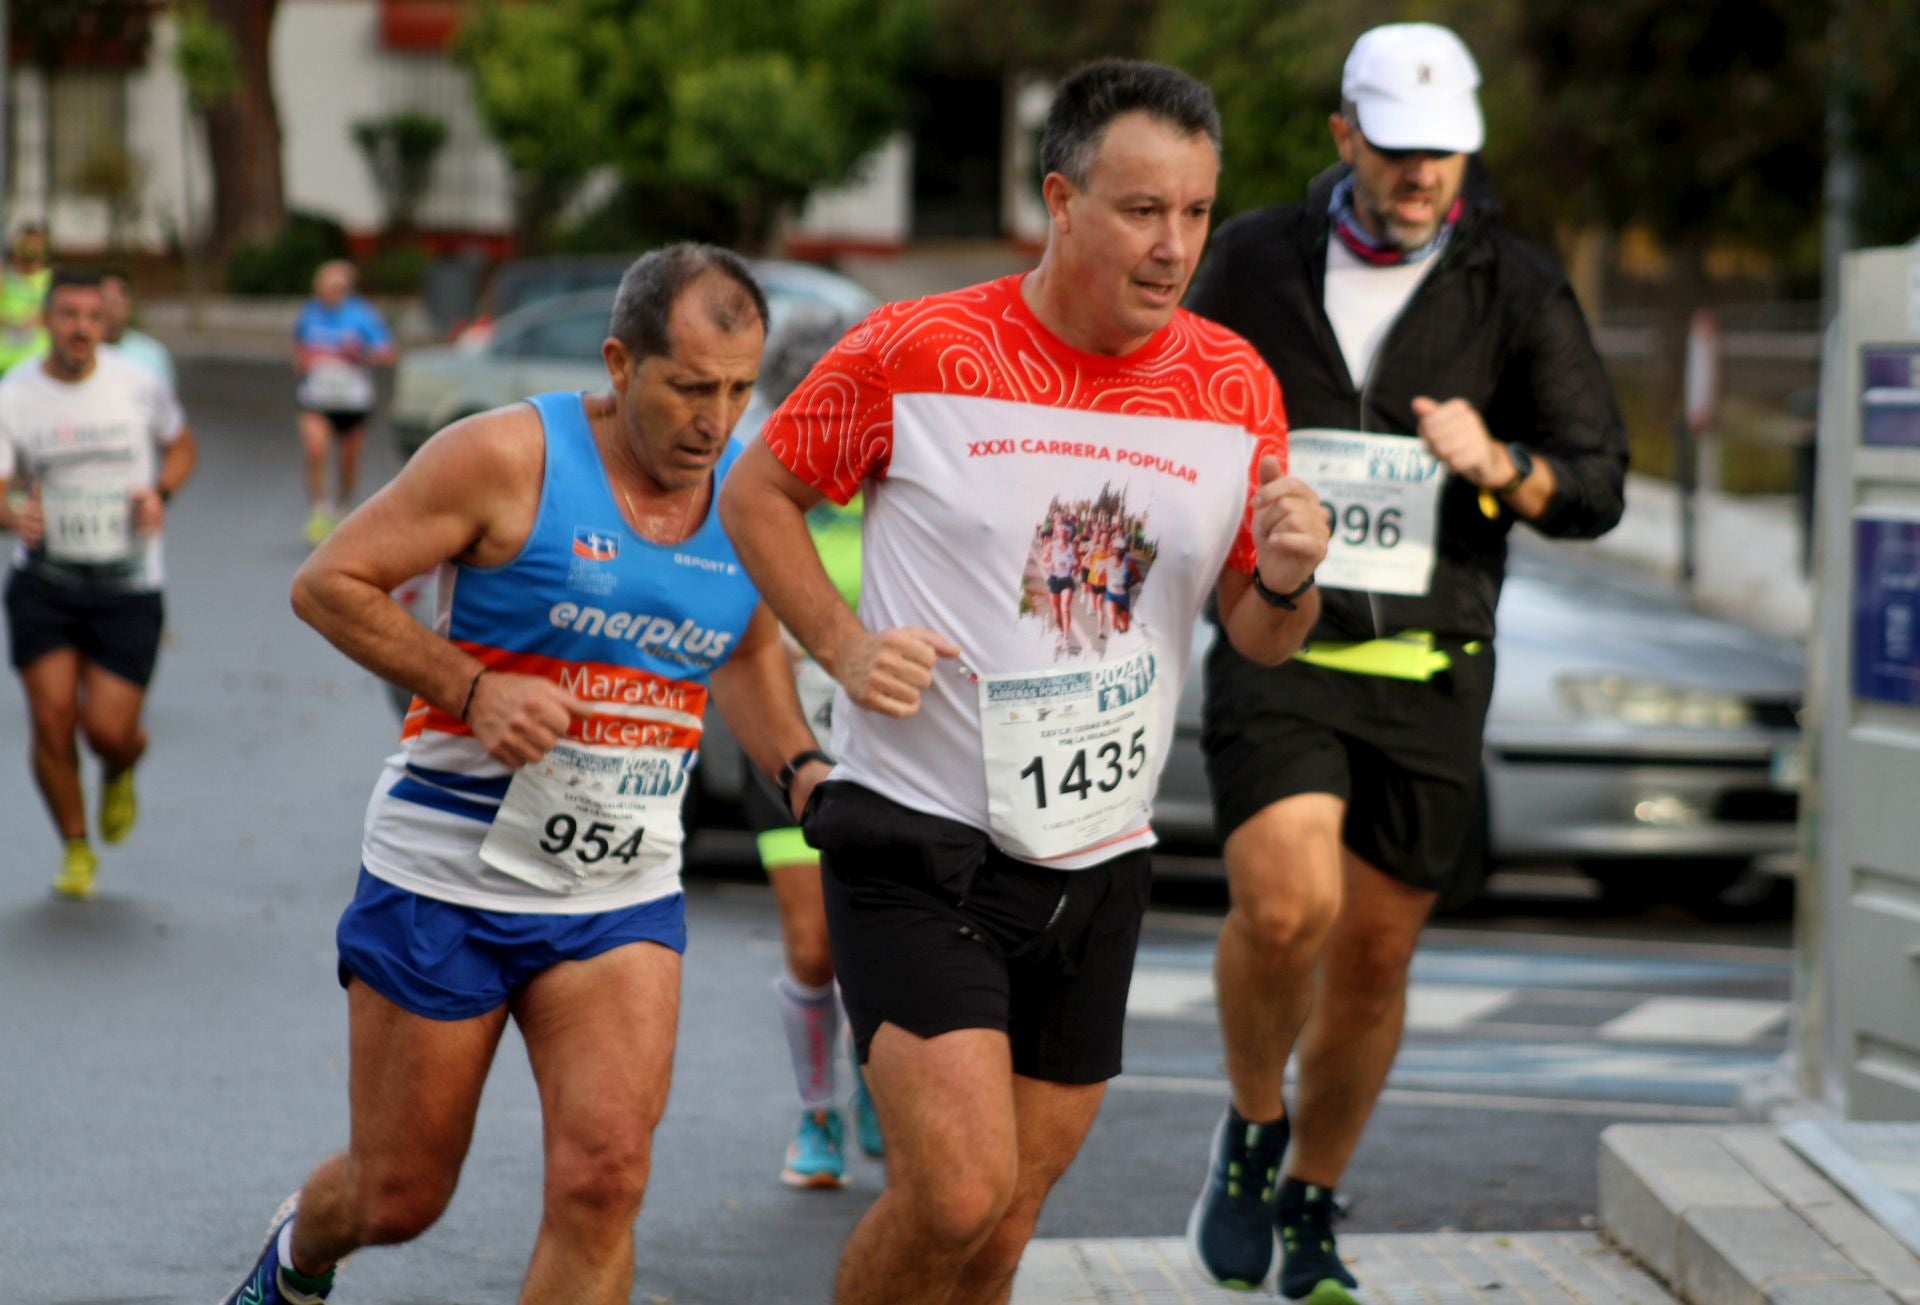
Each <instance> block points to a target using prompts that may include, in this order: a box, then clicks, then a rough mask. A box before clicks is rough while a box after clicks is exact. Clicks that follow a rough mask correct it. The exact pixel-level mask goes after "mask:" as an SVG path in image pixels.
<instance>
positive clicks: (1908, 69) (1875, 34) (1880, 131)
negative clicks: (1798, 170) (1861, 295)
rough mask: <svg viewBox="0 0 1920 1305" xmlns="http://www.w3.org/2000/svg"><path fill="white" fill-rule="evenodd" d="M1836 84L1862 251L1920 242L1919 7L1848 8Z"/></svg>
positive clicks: (1893, 2)
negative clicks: (1854, 178)
mask: <svg viewBox="0 0 1920 1305" xmlns="http://www.w3.org/2000/svg"><path fill="white" fill-rule="evenodd" d="M1840 8H1841V10H1842V13H1843V15H1844V17H1843V19H1842V42H1843V44H1842V50H1843V56H1842V59H1841V62H1840V67H1839V72H1838V76H1839V78H1840V89H1841V95H1842V102H1843V104H1844V105H1845V107H1846V114H1847V120H1848V124H1849V132H1848V135H1849V137H1850V140H1849V141H1848V144H1849V145H1851V147H1852V150H1853V156H1854V160H1855V166H1856V167H1857V168H1858V170H1859V183H1858V193H1857V195H1856V197H1855V201H1856V202H1855V205H1854V217H1855V222H1856V225H1857V229H1858V231H1859V236H1860V243H1861V244H1863V245H1893V244H1905V243H1906V242H1908V241H1911V240H1913V239H1915V238H1920V187H1917V186H1915V185H1914V180H1913V179H1914V178H1915V177H1916V176H1920V96H1916V95H1915V94H1914V85H1915V83H1916V82H1917V81H1920V6H1916V5H1914V4H1913V3H1912V0H1844V2H1843V3H1842V4H1841V5H1840Z"/></svg>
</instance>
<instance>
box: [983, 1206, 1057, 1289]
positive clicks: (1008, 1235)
mask: <svg viewBox="0 0 1920 1305" xmlns="http://www.w3.org/2000/svg"><path fill="white" fill-rule="evenodd" d="M1039 1218H1040V1208H1039V1207H1038V1206H1037V1205H1028V1204H1027V1203H1024V1202H1017V1203H1015V1204H1013V1205H1011V1206H1010V1207H1009V1208H1008V1209H1007V1211H1006V1213H1005V1214H1003V1215H1002V1216H1001V1218H1000V1222H999V1223H997V1224H996V1225H994V1228H993V1231H992V1232H991V1233H989V1234H988V1235H987V1239H986V1242H985V1243H984V1244H983V1245H982V1246H981V1247H980V1249H979V1250H977V1251H975V1252H974V1255H973V1259H972V1260H971V1261H969V1262H968V1265H967V1268H968V1272H969V1275H970V1276H973V1277H975V1278H978V1279H980V1280H982V1281H986V1282H1005V1281H1007V1280H1008V1279H1010V1278H1012V1277H1013V1275H1014V1273H1015V1272H1016V1271H1017V1270H1018V1269H1019V1268H1020V1258H1021V1256H1022V1255H1024V1254H1025V1253H1026V1249H1027V1243H1028V1242H1029V1241H1032V1240H1033V1229H1034V1225H1035V1224H1036V1223H1037V1222H1038V1221H1039Z"/></svg>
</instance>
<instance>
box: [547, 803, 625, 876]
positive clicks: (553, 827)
mask: <svg viewBox="0 0 1920 1305" xmlns="http://www.w3.org/2000/svg"><path fill="white" fill-rule="evenodd" d="M542 832H543V834H544V837H542V838H541V840H540V850H541V851H543V852H546V853H548V854H550V855H553V856H558V855H560V854H561V853H562V852H567V851H569V850H571V852H572V854H573V857H574V859H575V860H577V861H579V862H580V864H582V865H595V864H597V863H599V862H601V861H605V860H606V859H607V858H609V857H611V858H613V859H614V860H615V861H618V862H620V863H621V864H623V865H632V864H633V859H634V858H635V857H636V856H639V855H640V840H641V837H642V836H643V835H644V834H645V833H646V832H647V831H646V830H644V829H640V828H635V829H634V831H633V832H632V833H631V834H629V835H628V836H627V837H626V838H624V839H621V840H620V842H619V843H618V844H616V843H614V841H613V840H614V839H615V838H618V837H619V835H620V829H619V827H618V826H616V825H610V824H608V823H607V822H606V821H604V820H596V821H593V822H592V823H591V824H589V825H588V826H587V828H586V830H585V832H582V831H581V829H580V822H579V821H578V820H576V819H574V818H573V817H572V816H570V815H567V814H565V813H564V812H563V813H561V814H558V815H552V816H548V817H547V823H546V824H545V826H543V828H542Z"/></svg>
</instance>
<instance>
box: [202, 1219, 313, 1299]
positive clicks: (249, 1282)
mask: <svg viewBox="0 0 1920 1305" xmlns="http://www.w3.org/2000/svg"><path fill="white" fill-rule="evenodd" d="M299 1208H300V1194H299V1193H298V1192H295V1193H294V1194H293V1195H292V1196H289V1197H288V1198H287V1199H286V1200H284V1201H282V1202H281V1203H280V1208H279V1209H278V1210H275V1211H274V1212H273V1219H272V1221H271V1222H270V1223H269V1224H268V1225H267V1244H266V1245H265V1246H262V1247H261V1248H260V1258H258V1259H257V1260H255V1261H254V1262H253V1269H252V1270H251V1271H250V1272H249V1273H248V1274H247V1277H246V1280H245V1281H244V1282H242V1283H241V1284H240V1285H239V1286H238V1287H235V1288H234V1289H233V1291H232V1293H231V1294H229V1295H228V1296H227V1298H226V1299H225V1300H223V1301H221V1302H220V1305H320V1303H321V1302H322V1301H324V1300H326V1298H327V1293H328V1292H330V1291H332V1290H333V1270H332V1269H328V1270H327V1271H326V1273H324V1274H323V1275H321V1276H320V1277H318V1278H308V1277H306V1276H304V1275H303V1274H299V1273H296V1272H294V1271H293V1269H292V1268H290V1267H288V1266H287V1265H285V1264H283V1263H282V1262H281V1259H280V1232H281V1230H282V1229H284V1228H285V1227H286V1226H287V1225H288V1224H290V1223H292V1222H293V1216H294V1214H295V1213H296V1212H297V1211H298V1210H299Z"/></svg>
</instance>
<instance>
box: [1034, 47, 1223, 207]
mask: <svg viewBox="0 0 1920 1305" xmlns="http://www.w3.org/2000/svg"><path fill="white" fill-rule="evenodd" d="M1123 113H1144V114H1146V115H1147V116H1149V117H1151V118H1153V119H1155V120H1156V121H1159V122H1163V123H1165V124H1166V125H1167V126H1169V127H1172V128H1174V129H1175V130H1176V131H1182V132H1185V133H1186V134H1187V135H1189V136H1198V135H1200V134H1201V133H1202V132H1204V133H1206V137H1207V139H1208V140H1210V141H1212V142H1213V149H1214V152H1215V153H1216V154H1217V153H1219V152H1220V110H1219V109H1217V108H1215V107H1214V103H1213V92H1212V91H1210V90H1208V89H1207V88H1206V87H1205V86H1204V85H1202V84H1201V83H1200V82H1198V81H1195V80H1194V79H1193V78H1192V77H1189V76H1188V75H1187V74H1186V73H1183V72H1181V71H1180V70H1179V69H1178V68H1169V67H1167V65H1165V64H1162V63H1149V62H1147V61H1146V60H1144V59H1100V60H1096V61H1095V62H1093V63H1088V64H1082V65H1081V66H1080V67H1078V68H1076V69H1074V70H1073V71H1072V72H1071V73H1069V74H1067V79H1066V80H1065V81H1063V82H1061V83H1060V89H1059V90H1058V91H1057V92H1055V94H1054V97H1053V107H1051V108H1050V109H1048V110H1047V125H1046V128H1045V129H1044V130H1043V131H1042V133H1041V136H1040V172H1041V175H1042V176H1045V175H1046V174H1048V173H1051V172H1057V173H1059V174H1060V175H1061V176H1063V177H1065V178H1066V179H1067V180H1068V181H1071V182H1072V183H1073V184H1074V185H1076V186H1079V187H1082V188H1084V187H1085V186H1086V184H1087V177H1088V174H1089V173H1090V172H1092V170H1093V161H1094V159H1095V158H1096V157H1097V156H1098V155H1099V153H1100V142H1101V141H1102V139H1104V138H1105V136H1106V133H1107V124H1109V123H1111V122H1112V121H1113V120H1114V119H1115V118H1118V117H1119V116H1120V115H1121V114H1123Z"/></svg>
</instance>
